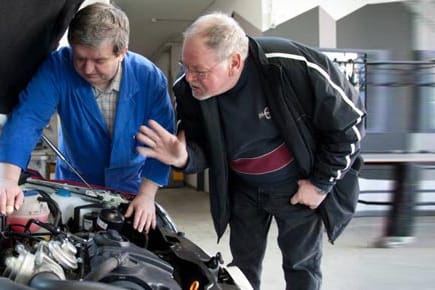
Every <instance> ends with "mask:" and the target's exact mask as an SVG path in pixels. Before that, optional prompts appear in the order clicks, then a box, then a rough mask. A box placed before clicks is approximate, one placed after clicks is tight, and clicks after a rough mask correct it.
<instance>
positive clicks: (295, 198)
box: [290, 194, 299, 205]
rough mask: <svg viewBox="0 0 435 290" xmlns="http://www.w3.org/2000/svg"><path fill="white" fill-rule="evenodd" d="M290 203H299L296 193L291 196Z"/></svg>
mask: <svg viewBox="0 0 435 290" xmlns="http://www.w3.org/2000/svg"><path fill="white" fill-rule="evenodd" d="M290 203H291V204H292V205H295V204H298V203H299V199H298V198H297V197H296V194H295V195H293V196H292V197H291V198H290Z"/></svg>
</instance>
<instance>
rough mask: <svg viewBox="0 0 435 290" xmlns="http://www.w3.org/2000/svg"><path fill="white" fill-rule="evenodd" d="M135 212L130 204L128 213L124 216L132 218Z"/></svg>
mask: <svg viewBox="0 0 435 290" xmlns="http://www.w3.org/2000/svg"><path fill="white" fill-rule="evenodd" d="M133 212H134V209H133V206H132V205H131V203H130V205H129V206H128V208H127V211H126V212H125V214H124V217H126V218H129V217H131V215H132V213H133Z"/></svg>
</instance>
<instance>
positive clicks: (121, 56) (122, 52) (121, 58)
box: [118, 47, 128, 61]
mask: <svg viewBox="0 0 435 290" xmlns="http://www.w3.org/2000/svg"><path fill="white" fill-rule="evenodd" d="M127 50H128V48H127V47H126V48H124V49H122V50H121V51H120V52H119V55H118V56H119V59H120V60H121V61H122V60H123V59H124V57H125V54H126V53H127Z"/></svg>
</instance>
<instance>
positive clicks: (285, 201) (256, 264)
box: [230, 184, 323, 290]
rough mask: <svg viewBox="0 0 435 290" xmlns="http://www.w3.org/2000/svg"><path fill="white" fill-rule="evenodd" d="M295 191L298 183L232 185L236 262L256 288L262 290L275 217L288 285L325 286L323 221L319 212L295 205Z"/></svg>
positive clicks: (299, 289)
mask: <svg viewBox="0 0 435 290" xmlns="http://www.w3.org/2000/svg"><path fill="white" fill-rule="evenodd" d="M296 190H297V185H296V184H292V185H284V186H277V187H268V188H261V187H260V188H259V187H256V188H254V187H248V186H245V185H240V184H238V185H237V186H234V187H233V188H232V212H231V214H232V215H231V221H230V248H231V253H232V256H233V261H232V262H231V265H235V266H238V267H239V268H240V269H241V271H242V272H243V273H244V274H245V275H246V277H247V278H248V280H249V282H251V284H252V286H253V288H254V289H255V290H258V289H260V277H261V270H262V262H263V258H264V253H265V250H266V243H267V235H268V232H269V228H270V224H271V221H272V218H274V219H275V220H276V223H277V226H278V245H279V247H280V250H281V253H282V267H283V270H284V276H285V280H286V290H318V289H320V285H321V280H322V274H321V270H320V261H321V257H322V234H323V225H322V221H321V219H320V216H319V215H318V214H316V213H315V211H313V210H311V209H309V208H308V207H306V206H302V205H296V206H293V205H291V204H290V197H291V196H292V195H293V193H294V192H295V191H296Z"/></svg>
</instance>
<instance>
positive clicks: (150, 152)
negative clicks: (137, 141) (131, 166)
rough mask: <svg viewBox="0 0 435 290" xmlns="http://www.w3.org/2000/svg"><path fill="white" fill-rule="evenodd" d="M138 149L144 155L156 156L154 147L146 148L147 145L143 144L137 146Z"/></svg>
mask: <svg viewBox="0 0 435 290" xmlns="http://www.w3.org/2000/svg"><path fill="white" fill-rule="evenodd" d="M136 151H137V152H138V153H139V154H141V155H144V156H148V157H156V154H155V151H154V150H153V149H150V148H146V147H142V146H137V147H136Z"/></svg>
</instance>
